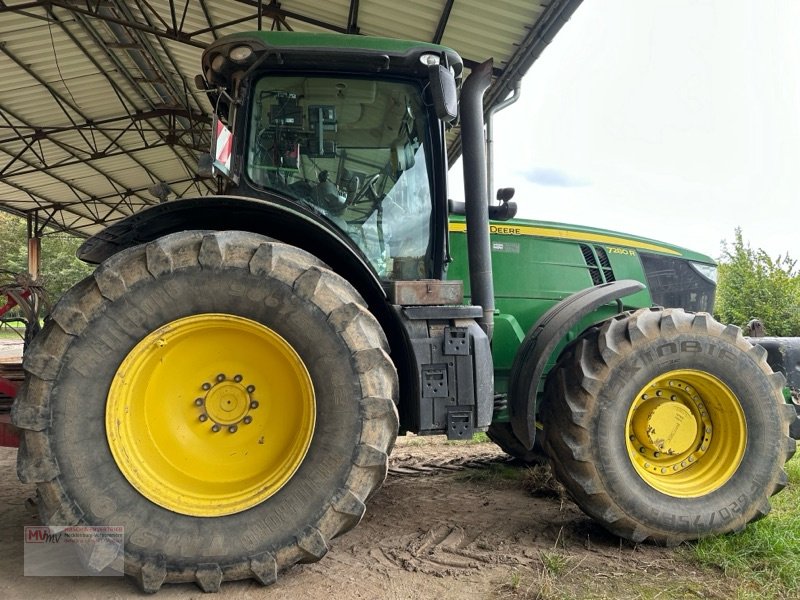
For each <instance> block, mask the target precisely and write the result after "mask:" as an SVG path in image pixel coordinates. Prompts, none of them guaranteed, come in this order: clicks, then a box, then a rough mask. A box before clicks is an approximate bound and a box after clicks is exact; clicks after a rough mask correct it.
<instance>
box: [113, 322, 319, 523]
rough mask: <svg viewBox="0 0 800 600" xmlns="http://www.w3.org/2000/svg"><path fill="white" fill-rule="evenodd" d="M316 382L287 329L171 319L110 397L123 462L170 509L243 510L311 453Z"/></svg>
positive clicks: (148, 340)
mask: <svg viewBox="0 0 800 600" xmlns="http://www.w3.org/2000/svg"><path fill="white" fill-rule="evenodd" d="M315 419H316V408H315V397H314V388H313V385H312V383H311V377H310V376H309V374H308V370H307V369H306V367H305V365H304V364H303V361H302V359H301V358H300V356H299V355H298V354H297V352H295V350H294V349H293V348H292V347H291V346H290V345H289V343H288V342H287V341H286V340H284V339H283V338H282V337H281V336H280V335H278V334H277V333H275V332H274V331H272V330H271V329H269V328H267V327H265V326H263V325H261V324H260V323H256V322H255V321H251V320H249V319H245V318H242V317H236V316H232V315H224V314H202V315H196V316H191V317H185V318H183V319H178V320H176V321H172V322H171V323H168V324H167V325H164V326H163V327H161V328H159V329H158V330H156V331H154V332H152V333H151V334H150V335H148V336H147V337H145V338H144V339H143V340H142V341H141V342H139V343H138V344H137V345H136V347H135V348H134V349H133V350H132V351H131V352H130V354H128V356H127V357H126V358H125V360H124V361H122V364H121V365H120V367H119V369H118V370H117V373H116V374H115V376H114V380H113V382H112V384H111V389H110V390H109V394H108V401H107V404H106V435H107V437H108V444H109V446H110V448H111V453H112V454H113V456H114V459H115V461H116V463H117V466H118V467H119V469H120V470H121V471H122V473H123V474H124V475H125V477H126V478H127V480H128V481H129V482H130V483H131V485H133V486H134V487H135V488H136V489H137V490H138V491H139V492H140V493H141V494H143V495H144V496H145V497H147V498H148V499H150V500H151V501H153V502H155V503H156V504H158V505H160V506H163V507H164V508H167V509H169V510H172V511H174V512H177V513H181V514H185V515H193V516H199V517H212V516H221V515H228V514H233V513H237V512H240V511H243V510H246V509H248V508H251V507H253V506H256V505H257V504H259V503H261V502H263V501H264V500H266V499H267V498H269V497H270V496H272V495H273V494H274V493H275V492H277V491H278V490H280V489H281V487H283V486H284V485H285V484H286V482H287V481H289V479H291V477H292V475H294V473H295V471H297V469H298V467H299V466H300V463H301V462H302V461H303V458H304V457H305V455H306V452H307V451H308V447H309V445H310V443H311V438H312V436H313V434H314V424H315Z"/></svg>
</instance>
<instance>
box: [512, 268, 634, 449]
mask: <svg viewBox="0 0 800 600" xmlns="http://www.w3.org/2000/svg"><path fill="white" fill-rule="evenodd" d="M644 287H645V286H644V284H643V283H641V282H639V281H634V280H632V279H623V280H620V281H615V282H613V283H605V284H602V285H597V286H594V287H591V288H586V289H584V290H581V291H579V292H575V293H574V294H572V295H570V296H568V297H567V298H565V299H564V300H562V301H561V302H559V303H558V304H556V305H555V306H553V307H552V308H550V310H548V311H547V312H546V313H544V314H543V315H542V316H541V317H540V318H539V320H538V321H536V323H535V324H534V325H533V327H531V329H530V331H528V334H527V335H526V336H525V339H524V340H523V342H522V344H521V345H520V347H519V350H518V351H517V354H516V356H515V357H514V363H513V364H512V366H511V374H510V380H509V387H508V390H509V396H510V398H509V399H510V408H511V427H512V429H513V431H514V435H516V436H517V438H519V441H520V442H521V443H522V444H524V445H525V447H526V448H527V449H529V450H530V449H531V448H532V447H533V440H534V438H535V437H536V425H535V416H536V390H537V389H538V387H539V380H540V379H541V377H542V373H543V372H544V369H545V366H546V365H547V360H548V359H549V358H550V355H551V354H553V351H554V350H555V348H556V346H558V343H559V342H560V341H561V340H562V339H563V338H564V336H565V335H567V333H568V332H569V330H570V329H572V328H573V327H574V326H575V325H576V324H577V323H578V322H579V321H580V320H581V319H582V318H583V317H585V316H586V315H588V314H589V313H591V312H592V311H594V310H596V309H597V308H599V307H601V306H603V305H604V304H608V303H609V302H613V301H615V300H619V299H620V298H624V297H625V296H630V295H631V294H634V293H636V292H638V291H641V290H643V289H644Z"/></svg>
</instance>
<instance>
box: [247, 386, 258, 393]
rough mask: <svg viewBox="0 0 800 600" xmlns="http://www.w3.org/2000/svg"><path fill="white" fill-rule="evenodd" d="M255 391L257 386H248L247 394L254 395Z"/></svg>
mask: <svg viewBox="0 0 800 600" xmlns="http://www.w3.org/2000/svg"><path fill="white" fill-rule="evenodd" d="M255 391H256V386H254V385H248V386H247V393H248V394H252V393H253V392H255Z"/></svg>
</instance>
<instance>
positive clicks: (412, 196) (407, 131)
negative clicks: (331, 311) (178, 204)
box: [202, 32, 462, 281]
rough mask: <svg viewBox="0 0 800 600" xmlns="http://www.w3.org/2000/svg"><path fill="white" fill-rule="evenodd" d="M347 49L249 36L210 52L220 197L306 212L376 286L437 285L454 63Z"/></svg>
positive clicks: (419, 54) (315, 39) (447, 56)
mask: <svg viewBox="0 0 800 600" xmlns="http://www.w3.org/2000/svg"><path fill="white" fill-rule="evenodd" d="M328 38H330V39H328ZM348 43H349V46H348V47H345V48H343V47H342V45H341V44H342V37H341V36H324V35H323V36H320V35H313V36H311V35H309V36H304V35H302V34H291V35H290V36H287V35H286V34H284V33H281V32H263V33H262V32H254V33H249V34H243V35H242V36H239V37H237V36H233V39H231V38H226V40H225V41H224V42H222V43H218V44H216V45H212V46H211V48H209V49H208V50H207V51H206V53H205V55H204V80H203V82H202V84H203V85H204V86H205V87H206V89H207V91H208V92H209V93H210V96H211V98H212V101H214V102H215V104H216V106H217V110H216V114H217V117H218V118H219V119H221V120H222V121H223V122H224V129H223V128H220V127H219V126H217V127H216V128H215V129H216V131H218V132H220V133H221V134H222V135H223V136H226V137H227V135H228V133H230V134H232V140H233V141H232V153H231V156H230V161H229V162H228V163H227V164H226V163H225V162H224V161H219V160H218V161H217V162H215V166H216V170H217V172H218V173H220V174H222V175H223V176H224V177H225V180H224V191H225V192H226V193H230V194H235V195H242V196H249V197H257V198H265V199H269V200H273V201H274V200H275V199H280V200H279V201H280V202H284V203H290V204H292V205H294V207H295V208H299V209H300V210H302V211H303V212H305V213H310V214H311V215H313V218H316V219H319V220H321V221H324V222H325V223H326V224H327V225H328V226H329V227H332V228H334V229H336V230H338V232H340V233H343V234H344V236H345V237H346V238H347V239H348V240H349V241H350V242H351V244H352V245H353V246H355V247H356V248H357V249H358V251H359V252H360V253H361V254H362V255H363V256H364V257H365V258H366V262H367V263H368V264H369V265H371V267H372V269H373V270H374V272H375V274H376V275H377V276H378V278H379V279H381V280H384V281H385V280H389V281H392V280H416V279H421V278H430V277H434V278H439V277H441V267H442V264H443V256H441V254H442V246H443V245H442V244H441V243H434V238H435V237H437V232H441V234H439V235H438V237H440V238H441V237H443V235H444V232H445V231H446V208H445V207H446V188H445V179H444V174H445V173H446V165H445V164H444V162H443V161H444V160H445V153H444V152H443V148H444V129H445V122H446V121H448V120H451V119H452V118H453V117H455V110H454V108H453V107H452V106H451V107H450V108H449V111H450V112H449V113H448V106H447V104H448V101H447V99H448V98H452V99H453V100H454V98H455V95H456V75H459V76H460V73H461V69H462V67H461V61H460V59H458V57H457V56H456V55H455V53H453V52H452V51H451V50H448V49H446V48H444V47H439V46H432V45H430V44H421V43H416V42H401V41H397V40H381V39H375V38H353V39H349V41H348ZM443 90H444V91H443ZM450 103H451V104H454V101H451V102H450ZM219 139H220V138H219V137H217V142H218V143H219ZM216 150H219V148H217V149H216ZM215 154H218V152H215Z"/></svg>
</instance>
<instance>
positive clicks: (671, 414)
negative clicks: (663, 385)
mask: <svg viewBox="0 0 800 600" xmlns="http://www.w3.org/2000/svg"><path fill="white" fill-rule="evenodd" d="M633 431H634V433H635V435H636V439H637V441H638V442H639V443H640V444H641V445H644V446H646V447H647V448H649V449H650V450H652V451H653V452H659V453H661V454H666V455H669V456H675V455H677V454H683V453H684V452H686V451H687V450H688V449H689V448H690V447H691V445H692V442H694V440H695V438H696V436H697V422H696V421H695V419H694V417H693V415H692V411H691V410H690V409H689V407H687V406H685V405H683V404H681V403H680V402H676V401H671V400H662V399H661V398H655V399H652V400H647V401H645V402H644V403H643V404H642V406H641V407H640V408H638V409H637V410H636V412H635V413H634V415H633Z"/></svg>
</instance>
